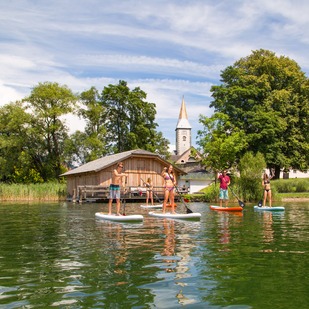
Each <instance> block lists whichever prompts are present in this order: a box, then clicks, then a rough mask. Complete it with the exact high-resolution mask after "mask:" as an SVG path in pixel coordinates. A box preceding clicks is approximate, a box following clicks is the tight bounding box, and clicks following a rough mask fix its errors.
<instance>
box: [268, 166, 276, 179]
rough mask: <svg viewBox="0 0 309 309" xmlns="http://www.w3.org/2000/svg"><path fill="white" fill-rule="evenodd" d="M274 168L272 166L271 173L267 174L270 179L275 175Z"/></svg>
mask: <svg viewBox="0 0 309 309" xmlns="http://www.w3.org/2000/svg"><path fill="white" fill-rule="evenodd" d="M274 170H275V169H274V168H272V169H271V175H269V180H271V179H272V178H273V177H275V171H274Z"/></svg>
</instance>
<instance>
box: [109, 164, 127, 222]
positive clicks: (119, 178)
mask: <svg viewBox="0 0 309 309" xmlns="http://www.w3.org/2000/svg"><path fill="white" fill-rule="evenodd" d="M122 169H123V163H122V162H119V163H117V168H116V169H114V170H113V175H112V183H111V184H110V186H109V203H108V214H109V215H111V214H112V202H113V199H115V200H116V203H117V216H121V214H120V212H119V211H120V182H122V183H121V185H122V187H123V189H124V190H125V179H126V177H127V176H128V175H127V174H125V173H121V170H122Z"/></svg>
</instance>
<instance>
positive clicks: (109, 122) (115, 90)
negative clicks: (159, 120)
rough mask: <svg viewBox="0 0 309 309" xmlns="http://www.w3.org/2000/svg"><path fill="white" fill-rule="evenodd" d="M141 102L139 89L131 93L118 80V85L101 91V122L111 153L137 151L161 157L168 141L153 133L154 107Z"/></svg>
mask: <svg viewBox="0 0 309 309" xmlns="http://www.w3.org/2000/svg"><path fill="white" fill-rule="evenodd" d="M145 99H146V93H145V92H144V91H142V90H141V89H140V88H139V87H137V88H134V89H133V90H132V91H131V90H130V89H129V87H128V86H127V83H126V82H125V81H122V80H121V81H119V83H118V85H109V86H108V87H104V89H103V91H102V95H101V102H102V105H103V107H104V108H105V112H104V113H103V115H102V119H103V120H104V121H105V126H106V128H107V142H108V148H109V149H110V150H111V152H112V153H117V152H122V151H127V150H131V149H137V148H140V149H145V150H148V151H151V152H159V153H163V154H165V152H166V149H165V148H163V147H165V146H166V145H167V144H168V141H167V140H165V139H164V138H163V137H162V134H160V133H158V132H157V131H156V127H157V126H158V125H157V124H156V123H155V115H156V109H155V104H154V103H148V102H146V101H145ZM159 139H160V140H159Z"/></svg>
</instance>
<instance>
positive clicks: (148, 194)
mask: <svg viewBox="0 0 309 309" xmlns="http://www.w3.org/2000/svg"><path fill="white" fill-rule="evenodd" d="M145 187H146V205H147V206H148V200H149V197H150V200H151V206H153V193H152V190H153V186H152V183H151V178H150V177H149V178H148V179H147V182H146V183H145Z"/></svg>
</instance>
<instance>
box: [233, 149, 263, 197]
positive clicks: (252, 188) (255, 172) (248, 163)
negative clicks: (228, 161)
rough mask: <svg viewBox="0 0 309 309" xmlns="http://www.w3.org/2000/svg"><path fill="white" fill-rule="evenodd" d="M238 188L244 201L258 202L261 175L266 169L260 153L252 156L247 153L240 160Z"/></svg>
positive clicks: (260, 189)
mask: <svg viewBox="0 0 309 309" xmlns="http://www.w3.org/2000/svg"><path fill="white" fill-rule="evenodd" d="M238 168H239V172H240V188H241V191H242V196H243V198H244V199H245V200H247V201H249V200H258V199H260V198H261V197H262V194H263V191H262V186H261V182H262V174H263V172H264V170H265V168H266V161H265V158H264V156H263V154H261V153H260V152H257V153H256V154H253V153H252V152H250V151H248V152H246V153H245V155H244V156H243V157H242V158H241V159H240V162H239V165H238Z"/></svg>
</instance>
